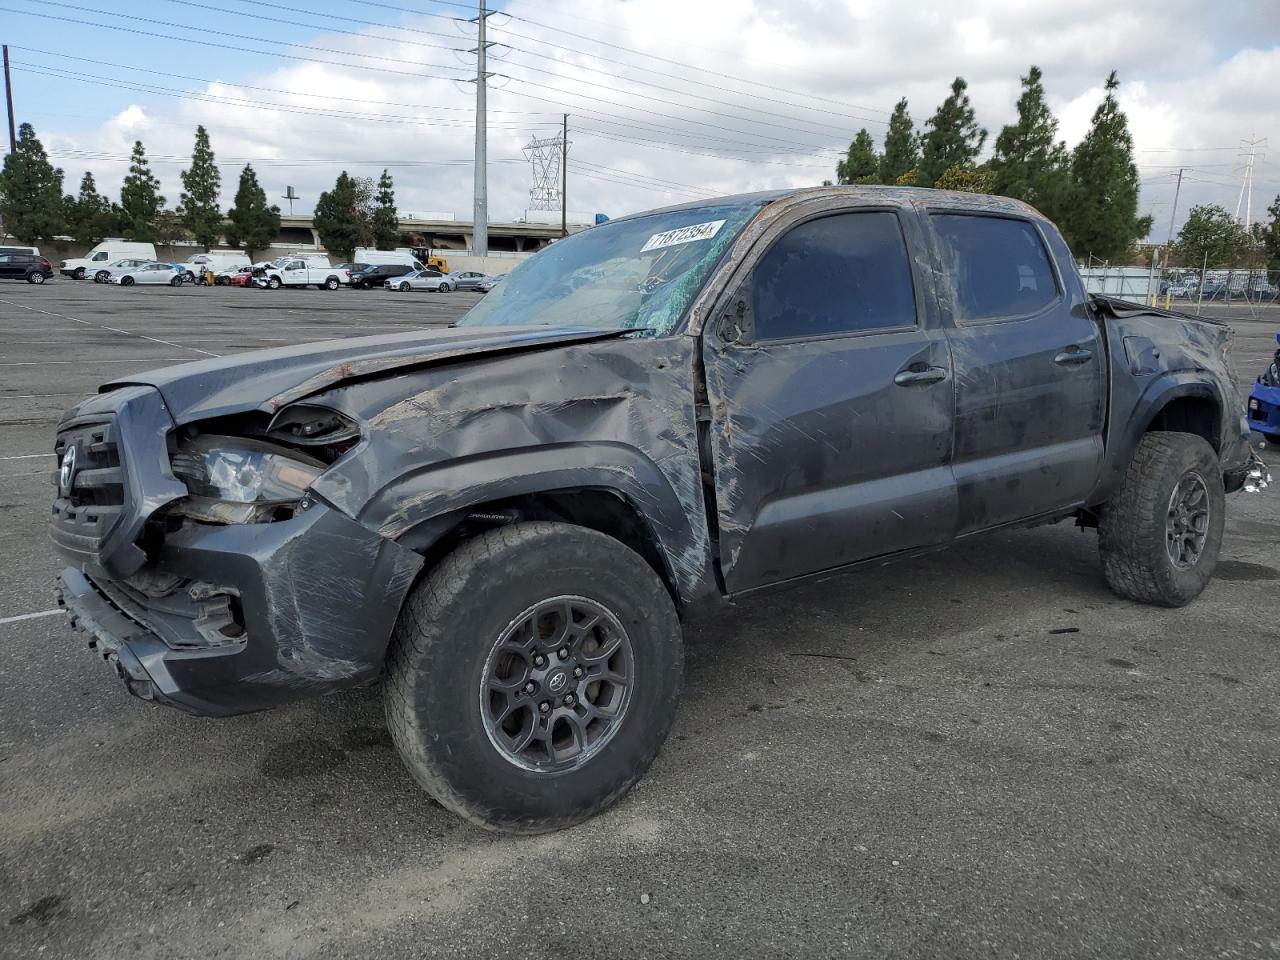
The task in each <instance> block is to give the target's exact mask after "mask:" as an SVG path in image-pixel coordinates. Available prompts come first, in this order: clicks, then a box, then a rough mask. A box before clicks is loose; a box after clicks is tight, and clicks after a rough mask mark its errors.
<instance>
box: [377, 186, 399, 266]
mask: <svg viewBox="0 0 1280 960" xmlns="http://www.w3.org/2000/svg"><path fill="white" fill-rule="evenodd" d="M376 199H377V204H378V205H377V206H376V207H374V210H373V243H374V246H376V247H377V248H378V249H379V250H394V249H395V248H396V245H397V244H398V243H399V242H400V221H399V219H397V217H396V191H395V185H394V184H393V183H392V182H391V174H389V173H388V172H387V171H386V170H383V171H382V176H381V177H379V178H378V194H377V198H376Z"/></svg>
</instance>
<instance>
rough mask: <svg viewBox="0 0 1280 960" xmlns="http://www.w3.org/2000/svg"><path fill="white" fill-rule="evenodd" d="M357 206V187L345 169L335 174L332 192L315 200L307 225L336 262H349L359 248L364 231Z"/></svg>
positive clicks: (327, 192)
mask: <svg viewBox="0 0 1280 960" xmlns="http://www.w3.org/2000/svg"><path fill="white" fill-rule="evenodd" d="M360 206H361V197H360V188H359V184H358V183H357V182H356V180H355V179H353V178H352V177H351V176H349V175H348V174H347V171H345V170H343V171H342V172H341V173H340V174H338V179H337V181H336V182H335V183H334V185H333V189H332V190H326V191H325V192H324V193H322V194H320V199H319V200H317V201H316V209H315V212H314V213H313V214H312V221H311V222H312V223H313V224H314V225H315V228H316V233H318V234H320V242H321V243H323V244H324V245H325V248H326V249H327V250H329V251H330V252H331V253H333V254H334V255H335V256H336V257H338V259H340V260H350V259H351V258H352V257H354V256H355V250H356V247H358V246H360V245H361V240H362V239H363V236H364V233H365V231H364V229H363V225H362V223H361V222H360V216H359V209H360Z"/></svg>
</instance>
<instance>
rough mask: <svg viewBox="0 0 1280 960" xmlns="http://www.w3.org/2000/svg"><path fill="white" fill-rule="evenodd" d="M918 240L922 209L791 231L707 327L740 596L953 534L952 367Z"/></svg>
mask: <svg viewBox="0 0 1280 960" xmlns="http://www.w3.org/2000/svg"><path fill="white" fill-rule="evenodd" d="M908 238H910V242H911V244H912V246H917V245H919V244H921V243H922V242H923V238H922V236H921V234H920V226H919V223H918V220H917V218H916V215H915V214H914V212H913V211H911V210H898V209H880V210H876V209H869V210H857V211H848V212H844V211H839V212H832V213H825V214H823V215H819V216H811V217H810V218H809V219H804V220H801V221H800V222H796V223H793V225H791V226H789V227H788V228H787V229H786V230H785V232H783V233H781V235H779V236H776V238H775V239H773V240H772V241H769V246H768V247H767V249H766V250H765V251H764V252H763V255H762V256H760V258H759V260H758V262H756V263H755V265H754V267H753V268H752V270H751V273H750V275H749V276H748V277H746V279H745V280H743V281H741V286H740V287H738V288H737V291H736V292H735V293H733V295H732V296H731V297H730V298H729V304H730V306H729V309H728V310H727V311H726V312H725V314H724V315H723V316H721V317H720V318H719V320H718V321H717V322H716V323H715V324H714V325H712V326H710V327H709V328H708V331H707V335H706V336H705V337H704V351H703V357H704V361H703V362H704V366H705V370H706V383H707V393H708V399H709V414H710V418H711V423H710V432H709V433H710V443H711V448H712V449H711V459H712V463H713V467H714V474H715V493H716V507H717V514H718V517H717V519H718V531H719V538H720V542H719V557H720V567H721V572H722V575H723V577H724V582H725V586H726V587H727V589H728V590H729V591H730V592H739V591H742V590H749V589H751V588H753V587H759V586H764V585H767V584H770V583H776V582H779V581H783V580H787V579H789V578H792V577H798V576H803V575H805V574H811V573H815V572H818V571H822V570H826V569H831V568H834V567H839V566H842V565H844V564H848V563H853V562H855V561H858V560H863V559H866V558H868V557H873V556H877V555H883V554H890V553H895V552H898V551H901V550H908V549H911V548H915V547H920V546H924V545H929V544H937V543H943V542H945V541H947V540H949V539H950V538H951V537H952V535H953V534H954V532H955V521H956V495H955V484H954V482H953V480H952V477H951V468H950V463H949V461H950V453H951V434H952V414H953V395H952V385H951V361H950V356H949V354H948V346H947V340H946V337H945V335H944V334H943V333H942V331H940V330H939V329H937V318H936V314H935V312H934V310H933V308H932V303H933V297H932V294H931V292H930V289H929V287H928V278H927V277H926V276H924V275H923V274H921V273H920V272H919V271H917V270H916V269H915V267H914V263H913V258H912V257H911V256H909V255H908Z"/></svg>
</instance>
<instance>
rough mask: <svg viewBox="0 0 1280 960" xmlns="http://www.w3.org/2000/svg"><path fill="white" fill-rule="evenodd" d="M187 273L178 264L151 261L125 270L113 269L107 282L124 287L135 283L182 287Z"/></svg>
mask: <svg viewBox="0 0 1280 960" xmlns="http://www.w3.org/2000/svg"><path fill="white" fill-rule="evenodd" d="M185 273H186V270H184V269H183V268H182V267H181V266H178V265H177V264H173V263H155V262H151V263H143V264H141V265H140V266H136V267H129V268H128V269H125V270H113V271H111V276H109V277H108V278H107V281H106V282H107V283H117V284H119V285H120V286H122V287H131V286H133V285H134V284H135V283H167V284H169V285H170V286H174V287H180V286H182V284H183V282H184V281H183V274H185Z"/></svg>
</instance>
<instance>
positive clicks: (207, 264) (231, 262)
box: [179, 250, 249, 277]
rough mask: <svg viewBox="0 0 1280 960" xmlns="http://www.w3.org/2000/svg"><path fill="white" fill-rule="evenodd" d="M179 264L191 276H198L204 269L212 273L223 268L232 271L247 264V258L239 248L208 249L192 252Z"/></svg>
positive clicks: (216, 272)
mask: <svg viewBox="0 0 1280 960" xmlns="http://www.w3.org/2000/svg"><path fill="white" fill-rule="evenodd" d="M179 266H180V267H182V269H183V270H185V271H186V272H187V273H189V274H191V275H192V276H193V277H199V276H200V275H201V274H203V273H204V271H206V270H208V271H210V272H211V273H214V274H218V273H222V272H223V271H225V270H230V271H232V272H234V271H236V270H238V269H240V267H247V266H249V258H248V257H246V256H245V255H244V254H243V253H241V252H240V251H239V250H210V251H209V252H208V253H196V254H192V255H191V256H189V257H187V259H186V260H185V261H184V262H183V263H180V264H179Z"/></svg>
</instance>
